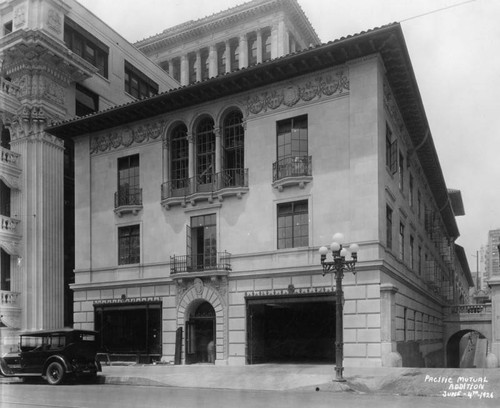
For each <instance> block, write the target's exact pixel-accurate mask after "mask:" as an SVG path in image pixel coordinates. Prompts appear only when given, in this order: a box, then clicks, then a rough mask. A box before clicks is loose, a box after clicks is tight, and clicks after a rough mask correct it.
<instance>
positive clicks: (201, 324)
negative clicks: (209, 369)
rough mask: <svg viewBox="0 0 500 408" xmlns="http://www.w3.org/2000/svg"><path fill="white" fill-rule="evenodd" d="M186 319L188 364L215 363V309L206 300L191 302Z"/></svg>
mask: <svg viewBox="0 0 500 408" xmlns="http://www.w3.org/2000/svg"><path fill="white" fill-rule="evenodd" d="M190 310H191V311H190V312H189V313H188V314H187V316H188V320H186V364H197V363H198V364H199V363H209V364H214V363H215V321H216V319H215V310H214V308H213V306H212V305H211V304H210V303H208V302H206V301H202V302H199V301H195V302H193V303H192V304H191V307H190Z"/></svg>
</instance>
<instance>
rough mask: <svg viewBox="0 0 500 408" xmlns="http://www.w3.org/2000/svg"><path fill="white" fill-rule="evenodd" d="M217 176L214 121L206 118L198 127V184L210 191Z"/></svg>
mask: <svg viewBox="0 0 500 408" xmlns="http://www.w3.org/2000/svg"><path fill="white" fill-rule="evenodd" d="M214 176H215V134H214V121H213V120H212V119H211V118H205V119H203V120H201V121H200V123H198V126H197V127H196V184H197V187H198V189H199V190H200V191H209V190H210V189H211V187H212V183H213V182H214Z"/></svg>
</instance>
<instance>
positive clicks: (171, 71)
mask: <svg viewBox="0 0 500 408" xmlns="http://www.w3.org/2000/svg"><path fill="white" fill-rule="evenodd" d="M168 74H169V75H170V76H171V77H172V78H173V77H174V60H173V59H171V60H169V61H168Z"/></svg>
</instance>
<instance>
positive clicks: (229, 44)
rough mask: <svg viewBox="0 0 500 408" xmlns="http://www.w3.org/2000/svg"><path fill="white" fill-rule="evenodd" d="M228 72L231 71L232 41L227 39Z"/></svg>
mask: <svg viewBox="0 0 500 408" xmlns="http://www.w3.org/2000/svg"><path fill="white" fill-rule="evenodd" d="M226 72H231V43H230V42H229V40H226Z"/></svg>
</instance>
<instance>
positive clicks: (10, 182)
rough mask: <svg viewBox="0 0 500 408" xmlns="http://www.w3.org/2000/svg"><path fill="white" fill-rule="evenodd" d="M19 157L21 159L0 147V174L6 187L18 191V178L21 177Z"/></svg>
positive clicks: (17, 154)
mask: <svg viewBox="0 0 500 408" xmlns="http://www.w3.org/2000/svg"><path fill="white" fill-rule="evenodd" d="M19 157H21V155H20V154H19V153H15V152H13V151H11V150H9V149H5V148H3V147H0V174H2V176H3V179H4V181H5V182H6V184H7V186H8V187H10V188H15V189H17V190H19V176H20V175H21V167H19V164H18V161H19Z"/></svg>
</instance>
